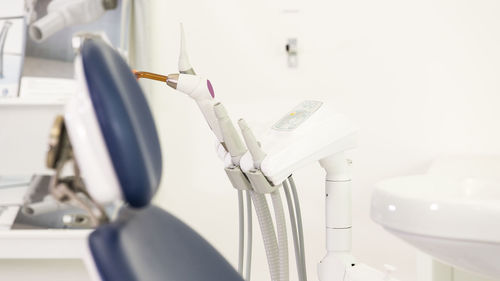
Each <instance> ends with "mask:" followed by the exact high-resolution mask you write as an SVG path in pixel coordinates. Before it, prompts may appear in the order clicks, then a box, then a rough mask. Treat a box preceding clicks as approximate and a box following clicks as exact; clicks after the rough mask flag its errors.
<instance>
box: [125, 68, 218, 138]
mask: <svg viewBox="0 0 500 281" xmlns="http://www.w3.org/2000/svg"><path fill="white" fill-rule="evenodd" d="M133 72H134V75H135V77H136V78H137V79H140V78H147V79H152V80H157V81H161V82H165V83H167V85H168V86H169V87H171V88H172V89H176V90H178V91H179V92H182V93H184V94H186V95H188V96H190V97H191V98H192V99H194V100H195V102H196V104H198V107H199V108H200V110H201V112H202V113H203V116H204V117H205V120H206V121H207V123H208V126H209V127H210V129H211V130H212V131H213V132H214V134H215V135H216V136H217V139H218V140H219V142H220V143H222V144H224V138H223V136H222V133H221V130H220V128H219V122H218V121H217V117H216V116H215V112H214V105H215V104H216V103H217V102H216V101H215V93H214V89H213V87H212V83H210V80H208V79H205V78H202V77H200V76H198V75H191V74H182V73H180V74H178V73H174V74H169V75H167V76H165V75H160V74H156V73H151V72H143V71H135V70H134V71H133Z"/></svg>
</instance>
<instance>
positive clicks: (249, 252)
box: [245, 190, 253, 281]
mask: <svg viewBox="0 0 500 281" xmlns="http://www.w3.org/2000/svg"><path fill="white" fill-rule="evenodd" d="M246 199H247V260H246V274H245V281H250V274H251V273H252V239H253V233H252V232H253V227H252V216H253V213H252V198H251V197H250V191H248V190H247V191H246Z"/></svg>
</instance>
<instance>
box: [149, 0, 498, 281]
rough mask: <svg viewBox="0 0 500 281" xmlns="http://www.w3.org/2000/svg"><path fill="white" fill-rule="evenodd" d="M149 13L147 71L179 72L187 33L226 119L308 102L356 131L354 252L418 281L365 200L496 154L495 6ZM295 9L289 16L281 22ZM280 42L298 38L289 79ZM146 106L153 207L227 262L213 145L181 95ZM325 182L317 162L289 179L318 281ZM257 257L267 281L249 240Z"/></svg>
mask: <svg viewBox="0 0 500 281" xmlns="http://www.w3.org/2000/svg"><path fill="white" fill-rule="evenodd" d="M152 6H153V10H152V11H151V17H152V19H153V25H152V26H153V27H152V28H153V29H152V30H148V31H147V32H151V34H152V36H153V38H154V41H152V42H151V46H152V50H151V51H152V54H153V57H154V61H153V67H152V68H153V69H152V70H153V71H158V72H162V73H172V72H176V70H177V55H178V45H179V39H178V23H179V22H180V21H182V22H184V24H185V29H186V35H187V39H188V49H189V53H190V57H191V61H192V63H193V64H194V66H195V68H196V70H197V72H198V73H200V74H202V75H205V76H207V77H209V78H210V79H211V81H212V83H213V85H214V87H215V90H216V94H217V96H218V98H219V99H220V100H222V101H223V102H224V103H225V105H226V107H227V108H228V109H229V111H230V113H231V114H232V115H233V116H234V118H239V117H245V118H247V119H248V121H250V123H251V124H262V123H264V122H265V121H268V120H270V121H274V120H276V118H278V117H279V116H280V115H281V114H283V113H285V112H286V111H287V110H288V109H290V108H291V107H292V106H293V105H295V104H296V103H298V102H299V101H300V100H303V99H311V98H319V99H322V100H324V101H327V102H329V103H332V104H335V105H336V106H337V108H338V110H340V111H343V112H345V113H347V114H348V115H349V116H350V117H351V118H352V119H353V120H355V121H356V122H357V123H358V124H359V126H360V128H361V135H360V146H359V149H357V150H356V151H355V152H354V153H353V158H354V164H355V165H354V167H355V181H354V214H353V216H354V250H353V251H354V254H355V255H356V256H358V257H359V258H360V260H362V261H364V262H366V263H368V264H371V265H373V266H376V267H378V268H381V267H382V265H383V264H384V263H391V264H394V265H396V266H397V267H398V269H399V270H398V272H397V273H396V276H397V277H399V278H400V279H401V280H408V281H412V280H416V277H415V255H416V254H415V251H414V250H413V249H412V248H411V247H410V246H407V245H406V244H404V243H403V242H400V241H399V240H397V239H395V238H394V237H392V236H390V235H389V234H387V233H386V232H384V231H383V230H382V229H381V228H380V227H379V226H378V225H376V224H374V223H373V222H372V221H371V220H370V218H369V204H370V194H371V191H372V188H373V185H374V183H375V182H377V181H379V180H381V179H384V178H387V177H393V176H398V175H406V174H412V173H420V172H423V171H425V169H426V168H427V166H428V165H429V163H430V162H431V161H432V159H433V158H434V157H435V156H437V155H440V154H446V153H499V152H500V146H499V144H500V133H499V129H498V125H497V123H498V120H500V119H499V117H500V112H499V110H498V109H497V108H498V107H499V106H500V95H499V93H500V82H499V81H500V80H499V79H498V77H500V52H498V50H499V49H500V32H499V31H498V29H499V27H500V17H498V15H499V14H500V2H498V1H495V0H484V1H473V0H462V1H456V0H421V1H398V0H380V1H371V0H353V1H319V0H314V1H300V2H298V1H297V2H293V1H264V0H253V1H230V0H213V1H195V0H185V1H161V0H157V1H153V5H152ZM297 7H298V9H299V10H300V12H299V14H298V15H286V14H284V13H283V12H282V10H283V9H291V8H297ZM288 34H295V35H296V36H297V37H298V40H299V45H300V50H299V60H300V62H299V64H300V65H299V67H298V68H297V69H288V68H287V67H286V57H285V52H284V44H285V38H286V37H287V35H288ZM152 100H153V107H154V110H155V114H156V117H157V123H158V127H159V129H160V133H161V138H162V146H163V154H164V158H165V167H164V168H165V169H164V178H163V185H162V189H161V192H160V193H159V195H158V197H157V203H159V204H160V205H162V206H164V207H165V208H167V209H169V210H171V211H172V212H174V213H175V214H177V215H179V216H180V217H181V218H183V219H184V220H186V221H187V222H188V223H189V224H190V225H191V226H193V227H194V228H195V229H197V230H198V231H200V232H201V233H202V234H203V235H204V236H205V237H206V238H207V239H208V240H209V241H210V242H212V243H213V244H214V245H215V246H216V247H217V248H218V249H219V250H220V251H221V252H222V253H223V254H224V255H225V256H226V257H227V258H228V259H230V260H231V261H232V262H233V263H234V262H235V260H236V254H237V253H236V251H237V250H236V249H237V240H236V236H237V234H236V228H237V215H236V213H237V210H236V200H235V194H234V191H233V190H232V188H231V186H230V184H229V183H228V181H227V179H226V178H225V174H224V172H223V170H222V165H221V163H220V162H219V160H218V159H217V158H216V156H215V153H214V151H213V139H214V137H213V136H212V135H211V134H210V132H209V130H208V129H207V126H206V124H205V123H204V121H203V119H202V117H201V113H200V112H199V111H198V109H197V108H196V105H195V104H194V103H193V102H192V101H191V100H189V99H188V98H186V97H184V96H182V95H181V94H179V93H176V92H174V91H173V90H170V89H168V88H166V87H165V86H162V85H159V84H157V85H155V87H154V93H153V98H152ZM322 177H323V172H322V170H321V169H320V168H319V166H318V165H314V166H311V167H307V168H304V169H302V170H300V171H299V172H298V173H296V181H297V182H298V185H299V188H300V191H299V192H300V195H301V197H302V206H303V212H304V220H305V226H306V230H305V231H306V247H307V253H306V254H307V259H308V274H309V279H310V280H317V278H316V273H315V272H316V262H317V261H319V260H320V258H321V257H322V255H323V253H324V251H323V188H322ZM255 234H256V235H255V236H258V232H257V230H256V231H255ZM254 249H255V251H256V254H255V260H256V261H255V264H254V267H253V276H254V279H253V280H269V278H268V273H267V269H266V268H265V256H264V252H263V246H262V243H261V242H260V240H257V241H256V242H255V246H254ZM291 265H292V266H293V261H292V262H291ZM292 276H294V274H292Z"/></svg>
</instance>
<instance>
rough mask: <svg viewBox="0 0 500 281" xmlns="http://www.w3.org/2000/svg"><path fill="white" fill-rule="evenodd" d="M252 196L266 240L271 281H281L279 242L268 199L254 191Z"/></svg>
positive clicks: (251, 192) (263, 237) (263, 236)
mask: <svg viewBox="0 0 500 281" xmlns="http://www.w3.org/2000/svg"><path fill="white" fill-rule="evenodd" d="M250 195H251V197H252V201H253V204H254V206H255V212H256V213H257V218H258V220H259V225H260V231H261V233H262V239H263V240H264V247H265V249H266V255H267V263H268V265H269V272H270V274H271V280H273V281H279V276H280V272H279V253H278V242H277V240H276V233H275V231H274V224H273V220H272V218H271V213H270V211H269V206H268V205H267V201H266V197H265V195H264V194H259V193H256V192H254V191H250Z"/></svg>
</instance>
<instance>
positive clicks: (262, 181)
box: [245, 169, 281, 194]
mask: <svg viewBox="0 0 500 281" xmlns="http://www.w3.org/2000/svg"><path fill="white" fill-rule="evenodd" d="M245 174H246V176H247V177H248V179H249V180H250V182H251V183H252V187H253V190H255V192H257V193H261V194H266V193H273V192H274V191H276V190H277V189H278V188H279V187H280V186H281V185H272V184H271V183H270V182H269V181H268V180H267V178H266V177H265V176H264V174H263V173H262V172H261V171H260V170H256V169H255V170H250V171H248V172H247V173H245Z"/></svg>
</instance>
